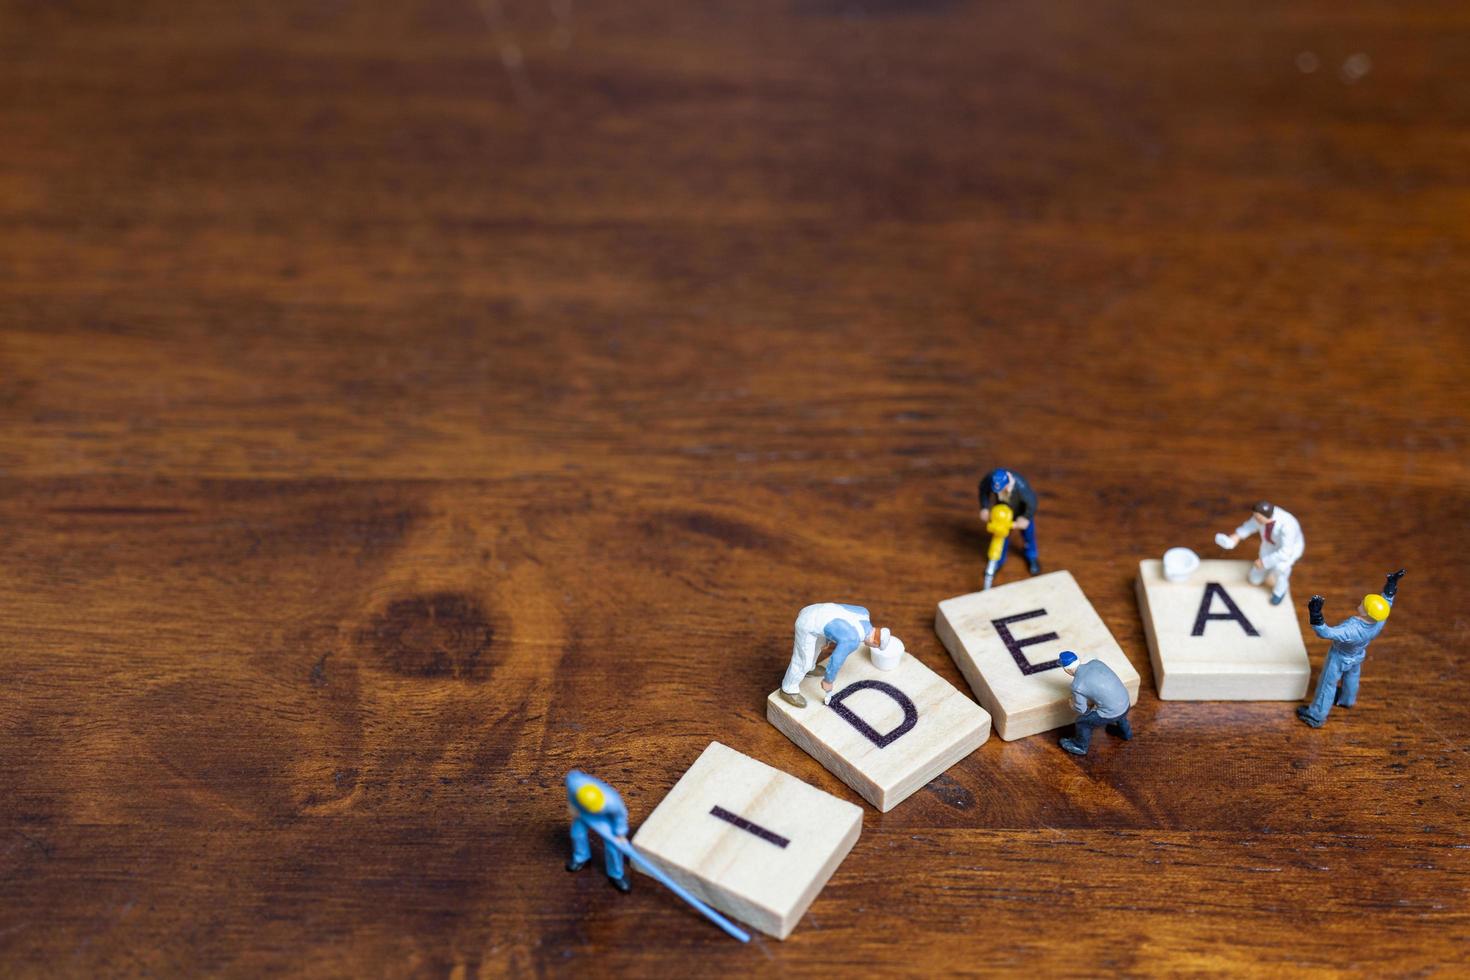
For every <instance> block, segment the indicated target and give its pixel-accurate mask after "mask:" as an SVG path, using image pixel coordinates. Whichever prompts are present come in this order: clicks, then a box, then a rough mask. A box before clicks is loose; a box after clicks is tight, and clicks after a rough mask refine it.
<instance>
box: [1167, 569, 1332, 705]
mask: <svg viewBox="0 0 1470 980" xmlns="http://www.w3.org/2000/svg"><path fill="white" fill-rule="evenodd" d="M1250 569H1251V563H1250V562H1248V561H1227V560H1220V559H1214V560H1207V561H1202V562H1200V566H1199V569H1198V570H1197V571H1196V572H1194V574H1192V575H1191V576H1190V577H1189V579H1188V581H1185V582H1170V581H1169V580H1168V579H1166V578H1164V574H1163V563H1162V562H1160V561H1157V560H1149V561H1142V562H1139V563H1138V611H1139V612H1140V613H1141V614H1142V616H1143V629H1144V633H1145V634H1146V635H1147V636H1148V650H1149V656H1150V657H1151V658H1152V659H1153V665H1154V683H1155V684H1157V685H1158V688H1159V697H1160V699H1162V700H1166V701H1297V700H1300V699H1301V697H1302V696H1303V695H1305V694H1306V693H1307V681H1308V680H1309V679H1310V676H1311V667H1310V666H1309V665H1308V663H1307V647H1306V644H1305V643H1303V642H1302V629H1301V624H1300V623H1298V622H1297V612H1296V609H1295V607H1294V606H1293V605H1292V602H1291V594H1290V593H1289V592H1288V593H1287V596H1286V599H1285V600H1284V601H1283V602H1282V603H1281V604H1280V605H1279V606H1273V605H1271V590H1270V589H1268V588H1266V587H1264V586H1260V585H1252V584H1251V583H1250V582H1249V581H1248V580H1247V578H1246V576H1247V575H1248V574H1250Z"/></svg>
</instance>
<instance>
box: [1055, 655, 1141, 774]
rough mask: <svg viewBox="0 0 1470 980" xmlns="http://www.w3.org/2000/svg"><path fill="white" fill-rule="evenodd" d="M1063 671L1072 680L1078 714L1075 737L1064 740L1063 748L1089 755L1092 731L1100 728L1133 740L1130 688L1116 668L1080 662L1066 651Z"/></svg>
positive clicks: (1125, 739)
mask: <svg viewBox="0 0 1470 980" xmlns="http://www.w3.org/2000/svg"><path fill="white" fill-rule="evenodd" d="M1057 659H1058V660H1060V661H1061V663H1062V670H1064V671H1066V672H1067V675H1068V676H1069V677H1071V678H1072V710H1073V711H1075V712H1077V723H1076V724H1077V727H1076V729H1075V730H1074V732H1073V735H1072V737H1071V738H1063V739H1062V740H1061V743H1060V744H1061V746H1062V748H1064V749H1066V750H1067V751H1068V752H1070V753H1072V754H1073V755H1086V754H1087V747H1088V746H1089V745H1091V744H1092V730H1093V729H1094V728H1097V727H1098V726H1099V725H1102V726H1105V727H1106V728H1107V731H1108V734H1109V735H1116V736H1117V737H1119V738H1121V739H1122V740H1123V741H1125V742H1126V741H1129V740H1130V739H1132V738H1133V726H1132V725H1131V724H1129V723H1128V708H1129V704H1128V688H1126V687H1124V686H1123V682H1122V681H1121V680H1120V679H1119V678H1118V675H1117V674H1115V673H1113V668H1111V667H1109V666H1108V665H1107V664H1105V663H1103V662H1102V661H1101V660H1089V661H1087V662H1086V663H1080V662H1079V661H1078V658H1077V654H1075V653H1073V652H1072V651H1071V650H1063V651H1062V653H1061V655H1060V656H1058V657H1057Z"/></svg>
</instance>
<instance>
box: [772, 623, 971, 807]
mask: <svg viewBox="0 0 1470 980" xmlns="http://www.w3.org/2000/svg"><path fill="white" fill-rule="evenodd" d="M825 662H826V661H823V663H825ZM821 681H822V679H821V678H820V677H807V678H805V679H804V680H803V681H802V682H801V693H802V694H804V695H806V701H807V705H806V707H805V708H796V707H792V706H791V705H790V704H788V703H786V702H785V701H784V700H782V699H781V697H780V690H779V688H778V689H777V690H776V691H772V692H771V694H770V696H769V697H767V698H766V720H767V721H769V722H770V723H771V724H773V725H775V726H776V727H777V728H778V729H780V730H781V732H782V734H784V735H785V736H786V737H787V738H789V739H791V741H793V742H795V743H796V744H797V745H799V746H801V747H802V748H803V749H805V750H806V751H807V752H809V753H811V755H812V757H813V758H814V759H816V760H817V761H818V762H820V763H821V764H822V765H824V766H826V767H827V768H828V769H830V770H832V772H833V773H834V774H835V775H836V776H837V778H839V779H841V780H842V781H843V782H844V783H846V784H847V785H849V786H851V787H852V788H853V789H854V790H856V791H857V792H858V794H859V795H860V796H862V798H863V799H865V800H867V801H868V802H869V803H871V804H873V805H874V806H875V807H877V808H878V809H879V810H883V811H885V812H886V811H888V810H891V809H893V808H894V807H895V806H897V805H898V804H899V803H900V802H902V801H903V800H904V799H906V798H907V797H908V796H910V795H911V794H912V793H914V792H915V791H916V790H918V789H919V788H921V787H922V786H924V785H925V784H926V783H928V782H929V780H931V779H933V778H934V777H935V776H937V775H939V774H940V773H942V772H944V770H946V769H948V768H949V767H950V766H952V765H954V764H955V763H956V762H959V761H960V760H961V759H963V758H964V757H965V756H967V755H969V754H970V753H971V752H973V751H975V750H976V749H977V748H979V747H980V745H981V744H982V743H984V741H985V740H986V739H987V738H989V737H990V716H989V715H987V714H986V713H985V711H984V709H983V708H981V707H980V706H979V705H977V704H976V703H975V702H974V701H971V700H970V699H969V698H967V697H965V695H963V694H961V693H960V692H959V691H957V690H955V688H954V685H952V684H950V683H949V682H948V681H946V680H945V679H944V678H943V677H940V676H939V675H938V674H936V673H934V671H932V670H930V669H929V668H928V667H925V666H924V664H923V663H922V662H920V661H919V660H918V658H916V657H915V656H914V655H913V654H912V653H906V654H904V657H903V660H901V661H900V662H899V665H898V666H897V667H895V668H894V669H893V670H879V669H878V668H877V667H875V666H873V661H872V658H871V657H870V656H869V654H868V648H867V647H863V648H862V649H860V650H857V651H856V652H854V653H853V655H852V656H850V657H848V658H847V662H846V663H845V664H843V665H842V672H841V673H840V674H839V675H838V677H837V686H836V688H835V689H834V690H833V697H832V703H831V704H830V705H824V704H822V684H821Z"/></svg>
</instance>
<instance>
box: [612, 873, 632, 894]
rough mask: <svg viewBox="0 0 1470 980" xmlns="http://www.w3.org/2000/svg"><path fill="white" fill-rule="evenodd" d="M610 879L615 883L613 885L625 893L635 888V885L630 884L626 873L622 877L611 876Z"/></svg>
mask: <svg viewBox="0 0 1470 980" xmlns="http://www.w3.org/2000/svg"><path fill="white" fill-rule="evenodd" d="M608 881H611V882H612V883H613V887H614V888H616V889H617V890H618V891H620V892H622V893H623V894H624V895H626V894H628V892H630V891H632V890H633V886H632V885H630V884H628V876H627V875H624V876H623V877H621V878H609V879H608Z"/></svg>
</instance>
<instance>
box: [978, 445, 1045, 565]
mask: <svg viewBox="0 0 1470 980" xmlns="http://www.w3.org/2000/svg"><path fill="white" fill-rule="evenodd" d="M1000 504H1004V505H1005V507H1004V508H1001V507H999V506H998V505H1000ZM992 511H994V512H996V513H992ZM980 523H981V524H984V525H985V530H987V531H989V532H990V534H991V536H992V540H991V544H990V550H989V553H988V554H987V558H988V559H989V561H988V562H987V563H986V565H985V584H984V586H983V588H986V589H988V588H990V584H991V582H993V581H994V580H995V573H996V572H998V571H1000V568H1001V566H1002V565H1004V564H1005V563H1006V554H1007V552H1009V550H1010V532H1011V529H1012V528H1014V529H1015V530H1017V531H1020V532H1021V537H1022V539H1023V540H1024V541H1025V542H1026V567H1027V568H1028V569H1029V570H1030V571H1031V574H1032V575H1040V574H1041V562H1040V560H1039V559H1038V558H1037V557H1036V491H1034V490H1032V489H1031V484H1029V483H1027V482H1026V478H1025V477H1023V476H1022V475H1021V474H1019V473H1017V472H1015V471H1014V470H1006V469H993V470H991V471H990V472H989V473H986V474H985V475H984V476H982V477H981V478H980Z"/></svg>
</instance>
